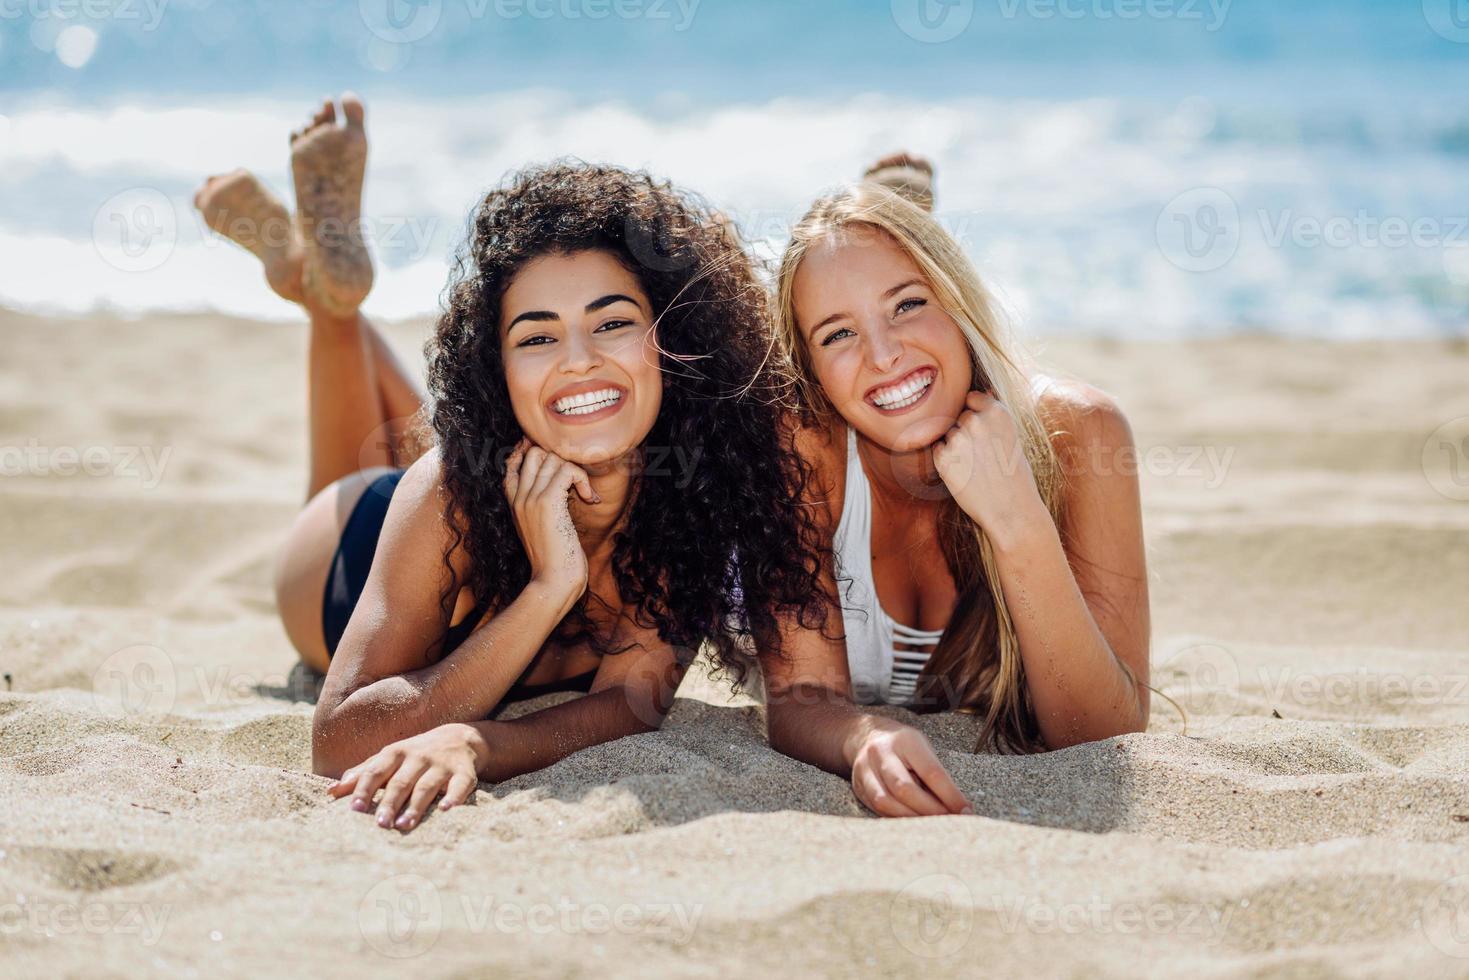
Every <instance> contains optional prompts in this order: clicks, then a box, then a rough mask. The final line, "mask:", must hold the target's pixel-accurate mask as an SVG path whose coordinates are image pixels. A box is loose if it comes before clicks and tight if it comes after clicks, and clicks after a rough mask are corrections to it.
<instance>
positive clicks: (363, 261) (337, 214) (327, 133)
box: [291, 92, 372, 316]
mask: <svg viewBox="0 0 1469 980" xmlns="http://www.w3.org/2000/svg"><path fill="white" fill-rule="evenodd" d="M342 115H343V116H345V117H346V119H345V120H344V124H343V125H338V124H337V110H336V107H335V106H333V105H332V103H331V101H330V100H328V101H326V102H323V103H322V106H321V108H320V109H319V110H318V111H317V113H316V115H315V116H313V117H312V118H311V119H310V121H308V122H307V124H306V126H305V127H304V128H302V129H299V130H297V131H296V132H294V133H292V134H291V174H292V177H293V178H294V179H295V182H296V221H297V223H298V227H299V228H300V234H301V240H302V241H303V242H304V243H305V247H306V274H305V286H306V297H307V299H308V300H309V301H310V302H311V303H313V304H316V305H319V306H320V307H322V308H323V309H325V310H326V311H327V312H329V313H332V314H335V315H337V316H351V315H352V314H353V313H356V312H357V308H358V307H359V306H361V305H362V301H363V300H364V299H365V298H366V297H367V293H368V291H369V290H370V289H372V257H371V256H370V255H368V252H367V243H366V241H365V240H364V238H363V229H362V176H363V171H364V170H365V168H366V166H367V131H366V130H365V129H363V127H362V117H363V108H362V100H361V99H359V98H357V96H355V95H353V94H352V93H350V92H348V93H345V94H344V95H343V96H342Z"/></svg>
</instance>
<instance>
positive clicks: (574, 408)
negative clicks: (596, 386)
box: [551, 388, 622, 415]
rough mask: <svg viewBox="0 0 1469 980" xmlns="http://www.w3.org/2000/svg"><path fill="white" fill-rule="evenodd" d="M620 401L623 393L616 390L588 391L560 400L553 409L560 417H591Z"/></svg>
mask: <svg viewBox="0 0 1469 980" xmlns="http://www.w3.org/2000/svg"><path fill="white" fill-rule="evenodd" d="M620 401H622V392H620V391H618V390H617V389H616V388H603V389H600V390H598V391H587V392H583V393H582V394H580V395H571V396H569V397H566V398H558V399H556V403H555V404H554V405H552V406H551V407H552V408H554V409H555V410H556V412H557V414H559V415H590V414H592V413H593V412H600V411H601V410H602V409H604V408H606V407H607V406H608V405H615V404H617V403H618V402H620Z"/></svg>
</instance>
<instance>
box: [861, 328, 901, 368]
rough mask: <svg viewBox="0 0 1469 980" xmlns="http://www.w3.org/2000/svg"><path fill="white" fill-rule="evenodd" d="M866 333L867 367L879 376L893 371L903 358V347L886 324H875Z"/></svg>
mask: <svg viewBox="0 0 1469 980" xmlns="http://www.w3.org/2000/svg"><path fill="white" fill-rule="evenodd" d="M864 333H865V334H866V335H867V366H868V367H870V368H872V370H874V371H876V372H878V373H879V374H882V373H885V372H887V371H891V370H892V369H893V365H895V364H897V363H898V361H899V360H900V359H901V358H902V356H903V345H902V344H900V343H899V342H898V340H897V338H896V337H894V336H893V332H892V330H891V329H890V328H889V327H888V325H887V324H886V323H874V324H872V325H871V326H869V327H868V328H867V329H866V330H865V331H864Z"/></svg>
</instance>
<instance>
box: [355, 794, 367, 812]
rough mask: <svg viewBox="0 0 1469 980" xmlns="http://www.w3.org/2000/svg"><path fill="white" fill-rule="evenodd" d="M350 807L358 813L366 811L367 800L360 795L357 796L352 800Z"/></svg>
mask: <svg viewBox="0 0 1469 980" xmlns="http://www.w3.org/2000/svg"><path fill="white" fill-rule="evenodd" d="M352 809H354V810H356V811H357V812H358V813H366V812H367V801H366V800H364V799H363V798H362V797H360V796H359V797H357V798H356V799H354V800H353V801H352Z"/></svg>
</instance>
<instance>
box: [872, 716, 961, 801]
mask: <svg viewBox="0 0 1469 980" xmlns="http://www.w3.org/2000/svg"><path fill="white" fill-rule="evenodd" d="M852 792H854V793H856V794H857V799H858V800H860V801H861V803H862V805H863V806H865V807H867V809H869V810H871V811H872V812H873V813H876V814H877V815H878V816H880V817H937V816H944V815H945V814H951V813H973V812H974V810H973V808H972V807H970V805H969V801H968V800H966V799H964V794H963V793H961V792H959V787H957V786H955V785H954V780H953V779H952V778H950V776H949V774H948V772H946V771H945V770H944V767H943V764H942V763H941V762H939V760H938V756H936V755H934V752H933V746H932V745H930V744H929V742H928V738H927V737H926V736H925V735H924V734H923V733H922V732H920V731H919V730H918V729H916V728H910V727H908V726H907V725H900V724H897V723H896V722H888V723H886V724H882V725H881V726H880V727H878V728H876V729H874V730H873V731H871V732H869V733H868V734H867V736H866V737H865V738H863V740H862V743H861V745H860V746H858V748H857V751H856V754H855V756H854V757H853V759H852Z"/></svg>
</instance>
